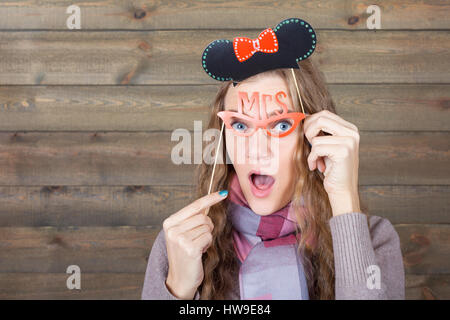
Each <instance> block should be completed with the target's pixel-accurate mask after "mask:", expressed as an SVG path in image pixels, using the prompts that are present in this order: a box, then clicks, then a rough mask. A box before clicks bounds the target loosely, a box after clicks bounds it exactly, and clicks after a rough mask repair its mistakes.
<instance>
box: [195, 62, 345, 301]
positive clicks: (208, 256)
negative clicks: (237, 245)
mask: <svg viewBox="0 0 450 320" xmlns="http://www.w3.org/2000/svg"><path fill="white" fill-rule="evenodd" d="M299 66H300V69H294V74H295V77H296V80H297V84H298V85H299V87H300V88H299V89H300V94H301V95H302V102H303V107H304V109H305V112H306V113H309V114H313V113H316V112H319V111H321V110H325V109H326V110H329V111H331V112H334V113H336V110H335V104H334V102H333V100H332V98H331V95H330V93H329V91H328V88H327V85H326V83H325V81H324V76H323V74H322V73H321V71H320V70H319V69H318V68H317V67H316V66H315V65H314V62H313V61H312V60H311V58H309V59H307V60H303V61H300V62H299ZM265 73H272V74H278V75H279V76H281V77H282V78H283V79H285V81H286V83H287V85H288V90H289V93H290V97H292V102H293V106H294V109H295V110H296V111H301V105H300V100H299V99H298V95H297V91H296V88H295V83H294V79H293V77H292V71H291V69H275V70H270V71H267V72H265ZM231 84H232V81H227V82H224V83H223V84H222V85H221V86H220V88H219V90H218V92H217V94H216V96H215V98H214V100H213V102H212V105H211V106H210V107H211V108H210V109H211V114H210V118H209V124H208V129H209V128H215V129H218V130H220V129H221V121H220V119H219V117H218V116H217V112H219V111H221V110H224V100H225V96H226V93H227V91H228V88H229V86H230V85H231ZM300 127H301V128H300V130H299V137H298V141H297V148H296V151H295V152H294V159H293V160H294V162H295V172H294V174H295V179H294V180H295V181H296V184H295V189H294V194H293V198H292V199H291V201H292V206H293V209H294V212H295V213H296V218H297V231H296V232H299V233H300V234H301V237H299V238H300V240H298V253H299V254H301V256H302V259H303V262H304V263H305V273H306V278H307V282H308V291H309V292H308V293H309V296H310V298H311V299H334V298H335V274H334V255H333V243H332V238H331V231H330V228H329V225H328V220H329V219H330V218H331V217H332V210H331V205H330V202H329V200H328V195H327V193H326V191H325V189H324V186H323V179H324V176H323V174H322V173H320V172H319V171H318V170H314V171H310V170H309V168H308V164H307V158H308V155H309V150H310V149H309V146H308V141H307V139H306V138H305V137H304V133H303V125H302V124H300ZM222 146H223V147H222V148H221V149H220V150H219V151H218V152H221V153H222V159H224V161H222V163H217V164H216V169H215V174H214V180H213V182H212V190H222V189H228V186H229V183H230V180H231V177H232V175H233V174H234V173H235V171H234V167H233V165H232V164H230V163H226V161H225V159H226V143H225V135H224V136H223V137H222ZM212 170H213V165H212V164H206V163H205V162H202V163H201V164H199V165H198V166H197V168H196V175H197V177H198V183H197V190H196V192H197V198H199V197H202V196H204V195H206V194H207V192H208V189H209V182H210V178H211V174H212ZM302 196H303V199H304V201H303V203H302V201H301V198H302ZM226 212H227V200H225V201H221V202H219V203H217V204H215V205H214V206H212V207H210V209H209V213H208V215H209V216H210V218H211V219H212V221H213V223H214V229H213V231H212V235H213V240H212V244H211V246H210V247H209V248H208V249H207V251H206V252H205V253H204V254H203V258H202V259H203V268H204V279H203V282H202V283H201V285H200V286H199V291H200V299H202V300H207V299H214V300H223V299H229V296H228V294H229V292H230V291H231V290H232V286H233V283H235V280H234V277H235V276H236V274H237V272H238V269H239V264H238V262H237V257H236V253H235V250H234V246H233V238H232V224H231V221H230V220H229V218H228V215H227V213H226Z"/></svg>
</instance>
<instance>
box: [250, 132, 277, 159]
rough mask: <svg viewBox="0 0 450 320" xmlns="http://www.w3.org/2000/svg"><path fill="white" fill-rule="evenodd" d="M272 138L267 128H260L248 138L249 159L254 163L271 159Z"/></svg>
mask: <svg viewBox="0 0 450 320" xmlns="http://www.w3.org/2000/svg"><path fill="white" fill-rule="evenodd" d="M271 140H272V139H271V138H270V136H269V135H267V134H266V131H265V129H263V128H258V129H257V130H256V131H255V133H254V134H253V135H251V136H250V137H249V139H248V144H247V148H248V149H247V155H248V159H249V160H250V161H251V162H253V163H255V162H262V161H264V160H267V159H270V158H271V156H272V150H271Z"/></svg>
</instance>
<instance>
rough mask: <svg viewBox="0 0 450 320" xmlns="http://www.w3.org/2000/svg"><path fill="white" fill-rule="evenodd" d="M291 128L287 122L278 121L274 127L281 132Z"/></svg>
mask: <svg viewBox="0 0 450 320" xmlns="http://www.w3.org/2000/svg"><path fill="white" fill-rule="evenodd" d="M291 127H292V125H291V123H290V122H289V121H280V122H278V123H277V124H276V125H275V129H281V131H288V130H289V129H290V128H291Z"/></svg>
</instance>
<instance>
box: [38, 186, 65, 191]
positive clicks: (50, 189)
mask: <svg viewBox="0 0 450 320" xmlns="http://www.w3.org/2000/svg"><path fill="white" fill-rule="evenodd" d="M41 192H43V193H65V192H66V187H63V186H44V187H42V188H41Z"/></svg>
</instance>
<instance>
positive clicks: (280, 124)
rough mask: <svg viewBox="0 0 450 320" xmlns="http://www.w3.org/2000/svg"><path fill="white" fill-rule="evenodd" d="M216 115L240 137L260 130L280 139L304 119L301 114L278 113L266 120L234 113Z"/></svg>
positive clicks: (226, 112)
mask: <svg viewBox="0 0 450 320" xmlns="http://www.w3.org/2000/svg"><path fill="white" fill-rule="evenodd" d="M217 115H218V116H219V117H220V118H221V119H222V120H223V122H224V124H225V126H226V127H227V128H228V129H230V130H232V131H233V133H234V134H235V135H237V136H242V137H249V136H251V135H253V134H254V133H255V132H256V130H258V129H259V128H261V129H264V130H265V132H266V133H267V134H268V135H269V136H271V137H276V138H282V137H285V136H287V135H289V134H290V133H292V132H293V131H294V130H295V129H296V128H297V126H298V124H299V123H300V121H301V120H303V119H304V118H305V114H304V113H301V112H289V113H280V114H278V115H276V116H273V117H270V118H268V119H255V118H252V117H249V116H247V115H245V114H242V113H239V112H235V111H220V112H218V113H217Z"/></svg>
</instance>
